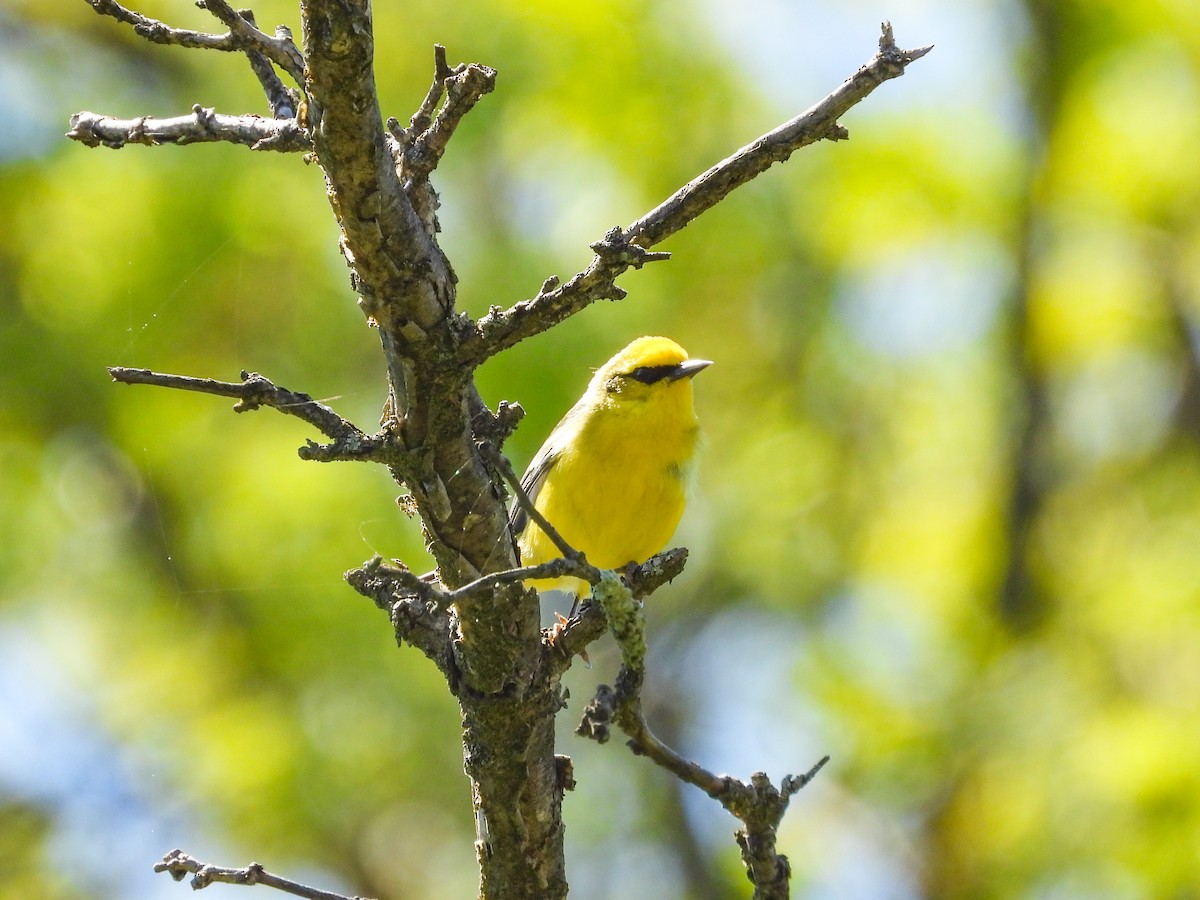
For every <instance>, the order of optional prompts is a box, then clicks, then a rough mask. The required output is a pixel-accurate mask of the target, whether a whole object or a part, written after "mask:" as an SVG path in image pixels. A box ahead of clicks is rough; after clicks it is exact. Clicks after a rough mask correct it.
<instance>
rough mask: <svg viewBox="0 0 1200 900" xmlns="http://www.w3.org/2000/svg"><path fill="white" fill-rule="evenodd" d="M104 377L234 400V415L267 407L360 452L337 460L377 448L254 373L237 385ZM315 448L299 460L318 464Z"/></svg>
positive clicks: (117, 369)
mask: <svg viewBox="0 0 1200 900" xmlns="http://www.w3.org/2000/svg"><path fill="white" fill-rule="evenodd" d="M108 374H109V375H111V376H112V379H113V381H118V382H120V383H122V384H150V385H155V386H158V387H167V388H175V389H177V390H184V391H196V392H198V393H202V394H216V395H217V396H219V397H236V398H237V400H238V402H237V403H235V404H234V406H233V409H234V412H248V411H249V410H252V409H258V408H259V407H260V406H269V407H271V408H272V409H277V410H279V411H280V412H281V413H284V414H285V415H289V416H295V417H296V418H298V419H303V420H304V421H305V422H307V423H308V424H309V425H312V426H313V427H314V428H316V429H317V430H318V431H320V432H321V433H322V434H325V435H327V436H329V437H331V438H333V440H334V441H335V442H336V444H337V446H339V447H342V448H343V450H344V451H345V448H348V447H351V446H359V447H361V448H363V451H362V454H361V455H360V456H358V457H351V456H350V455H349V453H348V451H345V452H344V453H343V455H341V456H338V457H337V458H339V459H349V458H358V459H370V458H373V456H374V453H375V450H376V449H377V447H378V446H379V444H380V441H379V440H378V439H376V438H371V437H369V436H368V435H366V434H364V433H363V432H361V431H359V429H358V428H356V427H355V426H354V425H353V424H352V423H351V422H349V421H348V420H346V419H343V418H342V417H341V416H339V415H338V414H337V413H335V412H334V411H333V410H332V409H330V408H329V407H328V406H326V405H325V404H323V403H318V402H317V401H316V400H314V399H313V398H312V397H310V396H309V395H308V394H301V393H296V392H295V391H289V390H288V389H287V388H283V387H278V386H277V385H274V384H272V383H271V382H270V380H268V379H267V378H264V377H263V376H262V375H259V374H258V373H257V372H242V381H241V382H230V381H215V380H213V379H212V378H193V377H191V376H189V375H167V374H163V373H160V372H152V371H150V370H149V369H127V368H124V367H122V366H110V367H109V369H108ZM315 446H316V445H313V444H311V442H310V444H309V446H308V447H304V448H301V451H300V455H301V457H302V458H306V459H318V460H319V459H320V456H319V455H318V454H317V453H315V452H314V451H313V450H312V448H313V447H315ZM318 449H319V448H318ZM306 451H307V453H306Z"/></svg>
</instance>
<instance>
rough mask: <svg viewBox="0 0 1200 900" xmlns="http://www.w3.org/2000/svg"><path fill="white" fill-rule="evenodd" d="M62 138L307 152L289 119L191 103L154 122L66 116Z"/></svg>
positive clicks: (114, 144)
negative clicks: (186, 111) (182, 112)
mask: <svg viewBox="0 0 1200 900" xmlns="http://www.w3.org/2000/svg"><path fill="white" fill-rule="evenodd" d="M67 137H69V138H71V139H72V140H75V141H79V142H80V143H82V144H86V145H87V146H89V147H108V148H110V149H113V150H118V149H120V148H121V147H124V146H125V145H126V144H147V145H151V146H152V145H154V144H196V143H212V142H216V141H224V142H225V143H229V144H243V145H245V146H247V147H249V148H250V149H251V150H275V151H278V152H282V153H295V152H297V151H304V150H311V149H312V144H311V142H310V141H309V139H308V136H307V135H306V134H305V133H304V131H303V130H302V129H301V128H300V126H299V124H297V122H296V120H295V119H264V118H263V117H261V116H226V115H220V114H218V113H215V112H213V111H212V110H211V109H205V108H204V107H202V106H200V105H199V104H197V105H196V106H193V107H192V114H191V115H189V116H175V117H173V118H169V119H156V118H153V117H151V116H139V117H137V118H136V119H115V118H113V117H112V116H102V115H98V114H97V113H93V112H87V111H84V112H78V113H75V115H73V116H71V130H70V131H68V132H67Z"/></svg>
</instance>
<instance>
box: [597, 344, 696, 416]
mask: <svg viewBox="0 0 1200 900" xmlns="http://www.w3.org/2000/svg"><path fill="white" fill-rule="evenodd" d="M711 365H712V362H711V361H710V360H707V359H689V358H688V355H687V351H686V350H684V349H683V348H682V347H680V346H679V345H678V344H677V343H675V342H674V341H673V340H671V339H670V338H665V337H640V338H638V339H637V340H635V341H633V342H632V343H631V344H630V345H629V346H628V347H626V348H625V349H624V350H622V351H620V352H619V353H618V354H617V355H616V356H614V357H613V358H612V359H610V360H609V361H608V362H606V363H605V364H604V365H603V366H601V367H600V369H599V370H598V371H597V372H596V374H595V376H593V378H592V383H591V385H589V388H588V390H589V393H592V394H594V395H607V396H609V397H610V398H616V399H620V400H622V401H626V400H634V401H636V400H646V399H649V398H651V397H655V396H665V395H667V394H671V393H675V392H679V393H682V394H686V395H688V396H690V395H691V379H692V376H694V375H695V374H696V373H697V372H699V371H700V370H702V369H705V368H707V367H708V366H711Z"/></svg>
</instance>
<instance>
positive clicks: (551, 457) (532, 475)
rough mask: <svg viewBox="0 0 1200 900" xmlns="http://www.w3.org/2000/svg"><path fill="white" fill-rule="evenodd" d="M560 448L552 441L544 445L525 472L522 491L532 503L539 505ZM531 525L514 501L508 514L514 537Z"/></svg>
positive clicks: (522, 478) (518, 504) (525, 514)
mask: <svg viewBox="0 0 1200 900" xmlns="http://www.w3.org/2000/svg"><path fill="white" fill-rule="evenodd" d="M558 455H559V453H558V448H557V447H555V446H554V445H553V444H552V443H551V442H550V441H547V442H546V443H545V444H544V445H542V449H541V450H539V451H538V454H537V456H535V457H534V458H533V462H531V463H530V464H529V468H528V469H526V470H525V474H524V475H522V476H521V490H523V491H524V492H525V496H526V497H528V498H529V502H530V503H535V504H536V503H537V495H538V492H539V491H540V490H541V489H542V485H543V484H545V483H546V476H547V475H549V474H550V470H551V469H553V468H554V464H555V463H556V462H558ZM528 524H529V514H528V513H527V512H526V511H525V507H523V506H522V505H521V504H520V503H518V502H516V501H514V502H513V505H512V510H511V511H510V512H509V514H508V526H509V528H510V529H511V530H512V534H513V537H514V538H515V537H516V536H517V535H518V534H520V533H521V532H522V531H524V530H525V526H526V525H528Z"/></svg>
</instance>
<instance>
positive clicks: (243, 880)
mask: <svg viewBox="0 0 1200 900" xmlns="http://www.w3.org/2000/svg"><path fill="white" fill-rule="evenodd" d="M154 871H155V872H166V873H167V874H168V875H170V876H171V877H172V878H174V879H175V880H176V881H183V879H184V878H186V877H187V875H188V874H189V873H191V874H193V875H194V877H193V878H192V880H191V882H190V883H191V886H192V890H194V891H198V890H201V889H203V888H206V887H208V886H209V885H210V884H213V883H214V882H221V883H223V884H247V885H249V884H261V885H264V886H265V887H272V888H275V889H276V890H279V891H283V892H284V893H285V894H291V895H293V896H295V897H305V898H307V900H365V898H363V897H357V896H356V897H348V896H346V895H345V894H335V893H333V892H331V891H323V890H321V889H320V888H314V887H309V886H308V885H306V884H300V882H298V881H292V880H290V879H288V878H283V877H281V876H279V875H272V874H271V873H270V872H268V871H266V870H265V869H264V868H263V867H262V866H261V865H259V864H258V863H250V865H248V866H245V867H244V868H241V869H230V868H226V867H225V866H211V865H209V864H208V863H202V862H200V860H198V859H193V858H192V857H191V856H188V855H187V854H186V853H184V852H183V851H182V850H172V851H171V852H170V853H168V854H167V855H166V856H164V857H163V858H162V862H159V863H155V864H154Z"/></svg>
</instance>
